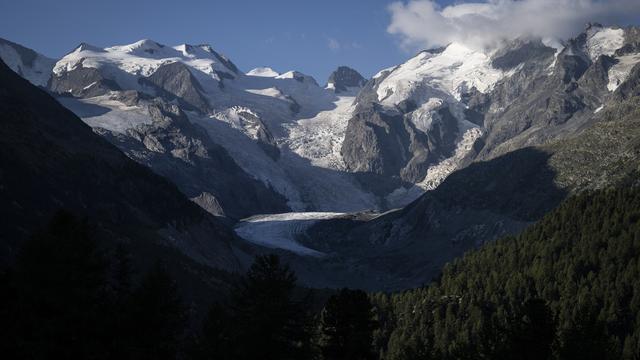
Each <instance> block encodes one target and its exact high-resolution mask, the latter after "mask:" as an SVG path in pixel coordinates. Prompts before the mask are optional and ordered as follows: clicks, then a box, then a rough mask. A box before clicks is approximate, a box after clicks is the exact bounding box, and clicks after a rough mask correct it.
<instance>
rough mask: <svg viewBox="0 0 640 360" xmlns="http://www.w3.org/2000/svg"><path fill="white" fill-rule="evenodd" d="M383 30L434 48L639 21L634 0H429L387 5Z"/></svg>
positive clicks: (413, 43) (557, 35)
mask: <svg viewBox="0 0 640 360" xmlns="http://www.w3.org/2000/svg"><path fill="white" fill-rule="evenodd" d="M389 12H390V13H391V23H390V25H389V27H388V28H387V31H388V32H389V33H391V34H395V35H398V36H399V38H400V40H401V44H402V45H403V46H404V47H408V48H412V47H426V48H431V47H436V46H443V45H446V44H448V43H450V42H452V41H457V42H462V43H465V44H467V45H469V46H474V47H490V46H492V45H494V44H496V43H497V42H499V41H501V40H504V39H513V38H516V37H524V36H537V37H542V38H561V39H566V38H569V37H571V36H574V35H576V34H577V33H579V32H580V30H582V29H583V28H584V27H585V25H586V24H587V23H588V22H601V23H603V24H616V25H628V24H630V23H634V22H638V21H639V20H640V1H639V0H487V1H484V2H466V3H459V4H455V5H450V6H447V7H441V6H440V5H438V4H437V3H435V2H434V1H430V0H411V1H409V2H406V3H405V2H395V3H393V4H391V5H390V6H389Z"/></svg>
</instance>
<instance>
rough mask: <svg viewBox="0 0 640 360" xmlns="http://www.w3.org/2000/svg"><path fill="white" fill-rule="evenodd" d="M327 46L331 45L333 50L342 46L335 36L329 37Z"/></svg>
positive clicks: (330, 47)
mask: <svg viewBox="0 0 640 360" xmlns="http://www.w3.org/2000/svg"><path fill="white" fill-rule="evenodd" d="M327 46H328V47H329V49H331V51H338V50H340V47H341V46H340V42H339V41H338V40H336V39H334V38H328V39H327Z"/></svg>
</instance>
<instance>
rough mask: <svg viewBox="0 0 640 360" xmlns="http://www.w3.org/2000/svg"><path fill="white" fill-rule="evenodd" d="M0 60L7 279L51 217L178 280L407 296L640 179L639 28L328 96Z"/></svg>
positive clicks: (444, 51) (172, 58)
mask: <svg viewBox="0 0 640 360" xmlns="http://www.w3.org/2000/svg"><path fill="white" fill-rule="evenodd" d="M0 58H1V59H2V61H3V62H4V63H5V64H6V66H2V68H1V69H0V70H2V71H1V75H2V82H1V85H2V89H1V90H0V95H1V99H0V100H1V102H0V105H2V110H3V111H2V113H3V114H4V115H3V119H2V121H3V122H4V124H3V126H2V132H3V134H2V136H1V139H0V141H2V148H3V152H2V154H1V155H2V161H1V162H0V164H2V167H3V168H2V169H1V171H2V172H1V173H0V186H1V187H0V191H2V193H1V194H2V197H3V198H4V200H6V201H3V204H5V205H3V207H2V209H0V211H2V214H3V218H4V219H5V221H8V222H7V224H11V226H10V228H11V231H10V232H8V233H7V241H6V242H3V249H4V250H3V254H2V256H5V257H7V258H11V256H12V253H13V252H14V251H15V248H16V246H17V245H16V244H15V243H14V241H17V240H18V239H20V238H21V237H22V238H23V237H25V236H28V233H29V231H31V229H33V228H35V227H36V226H37V225H38V224H41V223H42V222H43V221H44V220H45V219H46V218H47V217H48V216H50V215H51V214H52V213H53V212H54V210H55V209H56V208H61V207H62V208H70V209H73V210H76V211H79V212H82V213H83V214H86V215H87V216H88V217H89V218H92V219H93V220H94V221H96V222H98V223H99V224H100V227H101V228H102V229H103V230H104V232H105V234H111V233H114V234H118V238H119V239H122V240H123V241H129V242H131V241H136V240H134V239H137V238H138V237H141V238H144V239H145V241H148V243H149V244H153V245H149V246H153V247H157V246H161V247H163V248H165V247H166V248H171V249H175V250H177V253H179V254H180V256H184V259H185V260H184V261H186V262H187V263H189V264H190V265H189V266H188V267H187V268H189V269H195V268H197V267H198V266H205V267H210V268H221V269H224V270H227V271H237V270H239V269H241V268H243V267H244V266H246V265H247V264H248V261H249V259H250V258H251V256H252V255H254V254H257V253H263V252H277V253H279V254H280V255H281V256H282V257H283V258H284V259H285V260H286V261H288V262H289V263H290V264H291V266H292V267H293V268H294V269H295V270H296V273H297V274H298V276H299V277H300V279H301V280H302V281H303V283H304V284H306V285H308V286H313V287H341V286H352V287H361V288H366V289H370V290H398V289H406V288H411V287H416V286H420V285H422V284H425V283H428V282H429V281H431V279H432V278H433V277H436V276H437V275H438V274H439V272H440V271H441V269H442V266H443V265H444V264H445V263H446V262H448V261H450V260H451V259H453V258H456V257H458V256H460V255H462V254H463V253H464V252H465V251H467V250H469V249H472V248H475V247H478V246H481V245H483V244H484V243H486V242H488V241H491V240H493V239H495V238H497V237H499V236H502V235H506V234H515V233H518V232H520V231H521V230H522V229H524V228H525V227H526V226H528V225H530V224H532V223H534V222H535V221H537V220H539V219H540V218H541V217H542V216H543V215H544V214H546V213H547V212H549V211H550V210H552V209H553V208H555V207H556V206H557V205H558V204H559V203H560V202H561V201H562V200H564V199H565V198H567V197H569V196H572V195H574V194H577V193H580V192H583V191H588V190H593V189H601V188H606V187H608V186H612V185H615V184H617V183H618V182H621V181H626V180H625V179H627V176H628V175H629V174H631V173H633V172H634V171H637V170H638V169H640V168H639V166H640V161H639V160H638V159H640V156H638V155H639V151H640V142H639V141H638V139H639V138H640V137H638V136H637V135H638V134H637V132H638V126H637V123H638V121H639V119H640V117H639V116H638V108H639V107H638V105H639V104H640V98H638V96H639V95H640V87H639V85H640V66H638V65H637V64H638V63H640V29H639V28H635V27H628V28H618V27H604V26H601V25H599V24H590V25H589V26H588V27H587V28H586V29H585V30H584V32H583V33H581V34H579V35H578V36H576V37H575V38H572V39H559V40H558V41H548V40H546V39H545V40H543V39H536V38H522V39H517V40H513V41H505V42H504V43H502V44H501V45H500V46H498V47H497V48H492V49H481V50H478V49H475V48H473V47H469V46H467V45H465V44H462V43H451V44H449V45H447V46H445V47H442V48H438V49H429V50H425V51H422V52H420V53H418V54H417V55H416V56H414V57H412V58H411V59H409V60H408V61H406V62H405V63H403V64H399V65H398V66H395V67H392V68H389V69H384V70H382V71H380V72H379V73H377V74H376V75H374V76H373V77H372V78H371V79H368V80H367V79H365V78H364V77H362V76H361V75H360V74H359V73H358V72H357V71H355V70H353V69H351V68H348V67H340V68H338V69H336V71H335V72H334V73H333V74H331V76H330V77H329V79H328V81H327V83H326V84H324V85H320V84H319V83H318V82H317V81H316V80H315V79H313V78H312V77H310V76H308V75H305V74H303V73H301V72H298V71H288V72H285V73H282V74H281V73H278V72H276V71H274V70H273V69H271V68H268V67H263V68H256V69H253V70H250V71H247V72H242V71H241V70H240V69H238V67H237V66H236V65H234V63H233V62H232V61H231V60H230V59H229V58H227V57H226V56H224V55H223V54H221V53H220V52H218V51H216V50H214V48H213V47H212V46H210V45H188V44H183V45H178V46H173V47H172V46H167V45H162V44H159V43H157V42H155V41H152V40H141V41H138V42H135V43H132V44H129V45H120V46H112V47H107V48H99V47H96V46H92V45H89V44H80V45H79V46H78V47H77V48H75V49H73V50H72V51H71V52H69V53H68V54H67V55H65V56H64V57H62V58H61V59H55V60H54V59H49V58H47V57H45V56H43V55H41V54H39V53H37V52H35V51H33V50H30V49H28V48H25V47H23V46H21V45H18V44H15V43H13V42H10V41H7V40H0ZM9 68H10V69H11V70H13V72H15V73H17V74H18V75H20V76H21V77H23V78H24V79H26V80H28V82H30V83H31V85H30V84H28V83H27V82H26V81H24V80H22V79H20V78H19V77H18V76H17V75H16V74H14V73H12V72H10V71H9V70H8V69H9ZM37 88H39V89H37ZM87 125H88V126H87ZM174 184H175V185H174ZM189 200H191V201H189ZM30 214H36V215H30ZM140 229H145V230H144V231H141V230H140ZM141 232H143V233H144V234H141ZM9 239H12V240H11V241H9ZM5 244H6V246H5ZM141 251H142V250H141ZM196 264H197V265H196Z"/></svg>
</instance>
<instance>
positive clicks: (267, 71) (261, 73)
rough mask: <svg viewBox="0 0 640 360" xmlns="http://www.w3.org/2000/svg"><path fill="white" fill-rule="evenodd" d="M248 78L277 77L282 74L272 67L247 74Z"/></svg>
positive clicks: (257, 69)
mask: <svg viewBox="0 0 640 360" xmlns="http://www.w3.org/2000/svg"><path fill="white" fill-rule="evenodd" d="M247 75H248V76H260V77H276V76H279V75H280V74H279V73H278V72H277V71H275V70H273V69H272V68H270V67H258V68H255V69H253V70H250V71H249V72H247Z"/></svg>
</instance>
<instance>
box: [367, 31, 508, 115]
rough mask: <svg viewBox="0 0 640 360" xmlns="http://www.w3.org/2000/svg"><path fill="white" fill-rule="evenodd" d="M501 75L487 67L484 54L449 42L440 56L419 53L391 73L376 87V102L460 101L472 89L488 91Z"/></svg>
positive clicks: (487, 63)
mask: <svg viewBox="0 0 640 360" xmlns="http://www.w3.org/2000/svg"><path fill="white" fill-rule="evenodd" d="M505 75H506V74H505V73H504V72H503V71H501V70H498V69H494V68H493V67H492V66H491V57H490V56H488V55H487V54H484V53H482V52H479V51H476V50H472V49H470V48H468V47H466V46H464V45H461V44H457V43H452V44H450V45H449V46H448V47H447V48H446V49H445V50H444V51H443V52H442V53H439V54H434V53H431V52H428V51H423V52H421V53H420V54H418V55H417V56H415V57H414V58H412V59H410V60H409V61H407V62H406V63H404V64H402V65H400V66H398V67H397V68H395V69H394V70H392V71H391V73H390V74H389V75H388V76H387V77H386V78H385V79H384V80H383V81H382V82H381V83H380V84H379V86H378V89H377V94H378V100H379V101H380V102H381V103H382V104H384V105H395V104H398V103H399V102H401V101H403V100H407V99H411V100H414V101H415V102H416V103H422V102H423V100H426V99H429V98H432V97H437V98H441V99H444V98H447V97H452V98H455V99H456V100H460V98H461V95H462V94H463V93H465V92H467V91H468V90H470V89H471V88H474V87H475V88H476V89H477V90H478V91H480V92H487V91H489V90H490V89H491V88H492V87H493V85H494V84H495V83H496V82H497V81H498V80H500V79H502V78H503V77H504V76H505Z"/></svg>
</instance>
